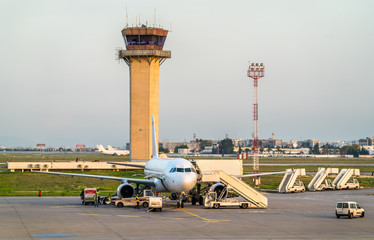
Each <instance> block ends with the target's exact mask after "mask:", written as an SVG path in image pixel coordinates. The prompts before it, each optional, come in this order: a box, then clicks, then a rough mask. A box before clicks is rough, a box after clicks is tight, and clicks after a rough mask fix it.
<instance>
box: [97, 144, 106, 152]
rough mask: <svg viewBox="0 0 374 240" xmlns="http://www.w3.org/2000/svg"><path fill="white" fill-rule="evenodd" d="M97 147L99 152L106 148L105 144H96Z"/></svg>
mask: <svg viewBox="0 0 374 240" xmlns="http://www.w3.org/2000/svg"><path fill="white" fill-rule="evenodd" d="M96 147H97V149H98V150H99V152H102V151H103V150H105V149H103V145H101V144H100V145H96Z"/></svg>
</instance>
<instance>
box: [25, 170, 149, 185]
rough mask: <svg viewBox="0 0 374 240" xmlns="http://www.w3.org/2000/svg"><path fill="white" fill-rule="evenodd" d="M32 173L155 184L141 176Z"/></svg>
mask: <svg viewBox="0 0 374 240" xmlns="http://www.w3.org/2000/svg"><path fill="white" fill-rule="evenodd" d="M31 172H33V173H43V174H52V175H65V176H71V177H88V178H99V179H101V180H102V179H107V180H116V181H121V182H128V183H139V184H144V185H147V186H155V183H154V181H153V180H152V179H142V178H123V177H113V176H102V175H90V174H79V173H63V172H43V171H31Z"/></svg>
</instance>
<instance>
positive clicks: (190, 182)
mask: <svg viewBox="0 0 374 240" xmlns="http://www.w3.org/2000/svg"><path fill="white" fill-rule="evenodd" d="M108 163H109V164H115V165H124V166H132V167H140V168H143V169H144V175H145V178H144V179H138V178H123V177H114V176H102V175H89V174H78V173H62V172H44V171H32V172H33V173H42V174H54V175H65V176H71V177H74V176H76V177H89V178H99V179H108V180H116V181H120V182H121V184H120V185H119V186H118V188H117V196H118V197H120V198H130V197H133V196H134V193H135V188H134V187H133V186H132V185H131V183H135V184H136V185H137V189H139V188H138V186H139V184H141V185H145V186H147V187H150V188H151V189H153V190H155V191H157V192H169V193H176V194H178V195H179V202H178V204H177V206H178V207H180V206H183V203H182V195H183V194H184V193H188V192H190V191H191V190H192V189H193V188H194V187H195V186H196V184H197V179H198V174H197V171H196V169H195V167H194V165H193V164H192V163H191V162H190V161H188V160H186V159H183V158H160V157H159V155H158V149H157V140H156V131H155V125H154V118H153V116H152V159H150V160H149V161H148V162H147V163H146V164H145V165H140V164H135V163H116V162H108ZM280 173H285V172H276V173H275V172H273V173H259V174H248V175H239V176H237V177H241V178H244V177H252V176H260V175H269V174H280ZM215 185H216V186H217V190H220V189H218V188H222V185H223V184H222V183H216V184H215Z"/></svg>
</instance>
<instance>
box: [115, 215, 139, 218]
mask: <svg viewBox="0 0 374 240" xmlns="http://www.w3.org/2000/svg"><path fill="white" fill-rule="evenodd" d="M116 216H117V217H134V218H138V217H140V216H134V215H116Z"/></svg>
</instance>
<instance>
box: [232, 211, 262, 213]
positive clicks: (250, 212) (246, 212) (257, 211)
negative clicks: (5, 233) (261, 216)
mask: <svg viewBox="0 0 374 240" xmlns="http://www.w3.org/2000/svg"><path fill="white" fill-rule="evenodd" d="M236 212H238V213H263V212H265V211H258V210H257V211H251V210H247V211H243V210H237V211H236Z"/></svg>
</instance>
